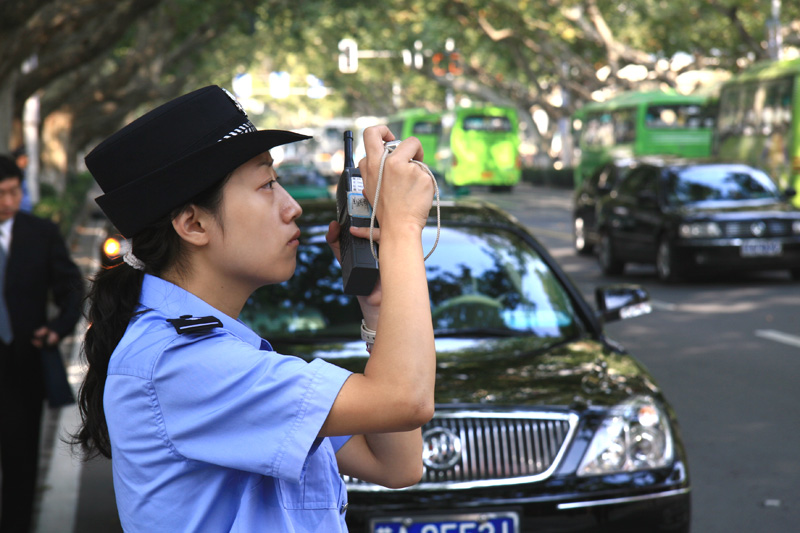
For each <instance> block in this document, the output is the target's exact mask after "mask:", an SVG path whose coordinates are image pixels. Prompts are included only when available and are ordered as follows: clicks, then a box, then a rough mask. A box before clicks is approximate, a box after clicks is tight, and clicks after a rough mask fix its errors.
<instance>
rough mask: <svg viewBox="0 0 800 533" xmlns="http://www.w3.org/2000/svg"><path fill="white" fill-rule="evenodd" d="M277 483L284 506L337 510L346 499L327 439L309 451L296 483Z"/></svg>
mask: <svg viewBox="0 0 800 533" xmlns="http://www.w3.org/2000/svg"><path fill="white" fill-rule="evenodd" d="M279 486H280V492H281V502H282V503H283V507H284V508H285V509H341V508H342V507H343V505H344V504H345V502H346V501H347V492H346V488H345V485H344V482H343V481H342V478H341V477H340V476H339V466H338V464H337V463H336V454H334V452H333V448H332V447H331V445H330V442H329V441H328V439H323V441H322V443H321V444H320V446H319V447H317V448H316V450H313V451H312V452H311V453H310V454H309V456H308V459H306V465H305V470H304V472H303V475H302V477H301V478H300V482H299V483H294V482H291V481H286V480H283V479H280V480H279Z"/></svg>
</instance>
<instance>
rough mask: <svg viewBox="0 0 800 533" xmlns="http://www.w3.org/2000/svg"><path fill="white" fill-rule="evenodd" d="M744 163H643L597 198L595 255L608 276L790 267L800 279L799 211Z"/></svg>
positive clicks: (673, 276) (669, 276) (668, 275)
mask: <svg viewBox="0 0 800 533" xmlns="http://www.w3.org/2000/svg"><path fill="white" fill-rule="evenodd" d="M794 194H795V191H794V190H791V189H790V190H788V191H780V190H779V189H778V187H777V186H776V185H775V183H774V182H773V181H772V179H770V177H769V176H768V175H767V174H766V173H764V172H763V171H761V170H759V169H757V168H754V167H751V166H748V165H743V164H734V163H718V162H710V161H705V162H692V161H666V160H662V161H658V160H654V161H648V162H641V163H640V164H639V165H637V167H636V168H635V169H634V170H632V171H631V172H630V173H628V174H627V175H626V176H625V177H624V178H623V179H622V180H621V181H620V182H619V183H618V184H617V185H616V187H614V189H613V190H612V191H611V193H610V194H608V196H606V197H605V198H604V199H603V200H601V203H600V207H599V209H598V221H597V224H598V231H599V233H600V239H599V245H598V250H597V255H598V259H599V262H600V266H601V268H602V270H603V272H604V273H606V274H609V275H615V274H621V273H622V272H623V269H624V267H625V264H626V263H650V264H655V265H656V270H657V272H658V277H659V279H661V280H662V281H673V280H675V279H679V278H681V277H685V276H689V275H692V274H698V273H703V272H705V273H719V272H724V271H746V270H750V271H754V270H788V271H789V272H790V274H791V276H792V277H793V278H794V279H798V278H800V211H798V210H797V209H796V208H795V207H794V206H793V205H792V204H791V202H790V199H791V198H792V197H793V196H794Z"/></svg>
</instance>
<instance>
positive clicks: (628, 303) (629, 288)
mask: <svg viewBox="0 0 800 533" xmlns="http://www.w3.org/2000/svg"><path fill="white" fill-rule="evenodd" d="M594 297H595V301H596V303H597V309H598V312H599V314H600V317H601V318H602V319H603V321H604V322H614V321H617V320H625V319H627V318H633V317H637V316H641V315H646V314H648V313H650V312H651V311H652V310H653V308H652V306H651V305H650V294H649V293H648V292H647V290H645V289H644V288H643V287H641V286H639V285H628V284H618V285H608V286H604V287H598V288H597V289H595V292H594Z"/></svg>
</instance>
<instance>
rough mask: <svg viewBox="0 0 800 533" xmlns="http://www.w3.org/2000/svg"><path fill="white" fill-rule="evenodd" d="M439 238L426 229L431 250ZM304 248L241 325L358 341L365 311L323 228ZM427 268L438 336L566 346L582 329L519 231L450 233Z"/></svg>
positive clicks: (273, 334) (269, 333)
mask: <svg viewBox="0 0 800 533" xmlns="http://www.w3.org/2000/svg"><path fill="white" fill-rule="evenodd" d="M435 238H436V228H435V227H433V228H430V227H429V228H426V229H425V231H424V232H423V244H424V247H425V248H424V249H425V250H426V251H427V250H429V249H430V248H431V246H432V245H433V242H434V240H435ZM303 243H304V244H303V245H301V247H300V249H299V250H298V262H297V269H296V271H295V275H294V276H293V277H292V279H290V280H289V281H287V282H285V283H283V284H280V285H275V286H270V287H264V288H262V289H259V290H258V291H256V292H255V293H254V294H253V296H252V297H251V298H250V300H249V301H248V304H247V305H246V306H245V309H244V310H243V311H242V315H241V319H242V320H243V321H244V322H245V323H247V324H248V325H250V326H251V327H252V328H253V329H254V330H255V331H257V332H258V333H259V335H261V336H262V337H264V338H266V339H280V338H283V339H286V338H294V339H295V340H296V341H299V342H303V340H304V339H305V340H307V341H308V342H319V341H320V340H322V339H325V340H327V341H330V340H332V339H342V340H346V339H352V338H358V335H359V333H358V332H359V327H360V324H361V312H360V309H359V308H358V305H357V302H356V300H355V299H354V298H352V297H350V296H346V295H344V294H343V293H342V288H341V283H342V282H341V270H340V267H339V264H338V262H336V260H335V259H334V257H333V254H332V253H331V251H330V249H329V248H328V246H327V244H326V243H325V241H324V236H323V233H322V229H321V228H320V229H317V230H315V234H314V235H313V236H311V237H309V238H306V239H305V240H304V241H303ZM425 266H426V270H427V276H428V287H429V292H430V299H431V314H432V318H433V325H434V330H435V332H436V334H437V335H439V336H442V337H451V338H452V337H459V336H463V337H505V336H515V335H526V336H531V335H532V336H537V337H541V338H547V339H548V340H551V341H552V342H559V341H561V340H566V339H569V338H573V337H574V336H576V335H578V334H579V333H580V331H581V329H582V328H581V326H580V324H579V323H578V318H577V317H576V314H575V311H574V308H573V305H572V301H571V300H570V297H569V295H568V293H567V291H566V289H565V288H564V287H563V285H562V284H561V282H560V281H559V280H558V278H557V277H556V276H555V275H554V273H553V272H552V270H551V269H550V267H549V266H548V265H547V263H545V261H544V260H543V259H542V257H541V256H540V255H539V254H538V253H537V252H536V250H535V249H533V248H532V247H531V246H530V245H528V244H527V243H526V242H525V241H524V240H523V239H522V238H521V237H519V236H518V235H516V234H514V233H512V232H508V231H503V230H490V229H486V228H485V227H484V228H479V227H443V228H442V230H441V236H440V239H439V243H438V245H437V248H436V251H435V252H434V253H433V255H431V257H430V258H429V259H428V260H427V262H426V263H425ZM315 339H316V341H315Z"/></svg>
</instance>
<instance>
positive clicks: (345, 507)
mask: <svg viewBox="0 0 800 533" xmlns="http://www.w3.org/2000/svg"><path fill="white" fill-rule="evenodd" d="M346 512H347V502H344V503H343V504H342V507H341V508H340V509H339V514H344V513H346Z"/></svg>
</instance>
